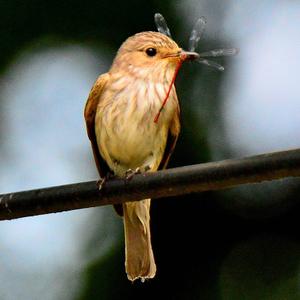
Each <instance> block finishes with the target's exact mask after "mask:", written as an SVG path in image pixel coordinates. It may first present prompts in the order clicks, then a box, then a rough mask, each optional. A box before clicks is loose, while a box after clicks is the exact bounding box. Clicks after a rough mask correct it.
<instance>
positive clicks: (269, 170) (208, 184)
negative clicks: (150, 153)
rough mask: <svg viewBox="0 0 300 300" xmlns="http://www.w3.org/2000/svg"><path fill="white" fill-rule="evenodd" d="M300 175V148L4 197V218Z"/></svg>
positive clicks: (0, 210)
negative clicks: (125, 178) (100, 184)
mask: <svg viewBox="0 0 300 300" xmlns="http://www.w3.org/2000/svg"><path fill="white" fill-rule="evenodd" d="M297 176H300V149H296V150H288V151H282V152H274V153H267V154H262V155H257V156H252V157H247V158H241V159H230V160H223V161H219V162H210V163H204V164H199V165H192V166H185V167H180V168H174V169H168V170H163V171H158V172H154V173H147V174H140V175H135V176H134V177H133V178H132V179H131V180H130V181H125V180H124V179H112V180H109V181H108V182H107V183H106V184H105V186H104V188H103V189H102V190H101V191H99V190H98V188H97V184H96V181H90V182H83V183H77V184H70V185H64V186H56V187H51V188H45V189H37V190H31V191H24V192H18V193H10V194H2V195H0V220H10V219H16V218H21V217H26V216H34V215H41V214H48V213H54V212H61V211H68V210H73V209H80V208H87V207H94V206H101V205H108V204H116V203H123V202H126V201H137V200H141V199H145V198H161V197H169V196H177V195H182V194H189V193H192V192H202V191H210V190H220V189H225V188H230V187H234V186H237V185H241V184H247V183H258V182H262V181H268V180H274V179H279V178H285V177H297Z"/></svg>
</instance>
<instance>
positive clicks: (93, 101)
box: [84, 73, 110, 178]
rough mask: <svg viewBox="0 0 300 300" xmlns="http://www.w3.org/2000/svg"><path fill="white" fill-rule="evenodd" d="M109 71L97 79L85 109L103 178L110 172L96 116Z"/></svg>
mask: <svg viewBox="0 0 300 300" xmlns="http://www.w3.org/2000/svg"><path fill="white" fill-rule="evenodd" d="M109 77H110V75H109V73H105V74H102V75H100V76H99V77H98V79H97V80H96V82H95V84H94V86H93V87H92V89H91V91H90V94H89V97H88V99H87V102H86V105H85V109H84V118H85V122H86V129H87V134H88V137H89V139H90V141H91V144H92V149H93V154H94V158H95V162H96V166H97V169H98V171H99V174H100V176H101V178H104V177H105V176H106V174H107V173H108V172H109V168H108V166H107V164H106V163H105V161H104V160H103V158H102V157H101V155H100V152H99V149H98V145H97V138H96V132H95V116H96V111H97V106H98V103H99V101H100V99H101V94H102V92H103V89H104V88H105V85H106V84H107V81H108V80H109Z"/></svg>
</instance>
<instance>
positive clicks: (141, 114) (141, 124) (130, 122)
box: [95, 80, 178, 175]
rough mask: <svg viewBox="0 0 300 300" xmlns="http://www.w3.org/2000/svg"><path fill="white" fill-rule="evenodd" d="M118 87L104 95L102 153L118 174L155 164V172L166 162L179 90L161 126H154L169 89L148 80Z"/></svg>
mask: <svg viewBox="0 0 300 300" xmlns="http://www.w3.org/2000/svg"><path fill="white" fill-rule="evenodd" d="M120 83H121V82H119V84H120ZM116 84H117V82H116ZM116 84H115V85H112V87H111V89H108V90H107V91H106V92H105V93H103V97H104V99H101V100H100V101H99V103H100V104H99V106H98V109H97V113H96V120H95V129H96V136H97V143H98V147H99V149H100V153H101V155H102V157H103V158H104V159H105V160H106V161H107V162H108V164H109V166H110V168H111V169H113V170H114V169H115V170H114V171H115V173H117V174H118V173H122V172H121V170H117V169H118V168H119V169H122V171H124V170H125V171H126V170H127V169H129V168H131V169H135V168H137V167H141V166H143V165H144V164H152V165H153V166H150V167H151V168H152V167H153V168H154V169H155V168H157V167H158V165H159V163H160V161H161V159H162V155H163V152H164V149H165V145H166V140H167V135H168V130H169V123H170V121H171V120H172V118H173V115H174V113H175V112H176V109H178V107H177V106H178V102H177V97H176V91H175V88H174V87H173V88H172V91H171V93H170V96H169V99H168V102H167V104H166V106H165V108H164V109H163V111H162V112H161V115H160V118H159V120H158V123H154V118H155V116H156V114H157V113H158V111H159V109H160V107H161V104H162V102H163V100H164V98H165V96H166V93H167V90H168V86H167V85H166V84H162V83H154V82H145V81H144V80H143V81H139V80H136V81H133V82H131V83H128V84H127V85H123V88H122V89H118V88H117V85H116ZM118 175H120V174H118Z"/></svg>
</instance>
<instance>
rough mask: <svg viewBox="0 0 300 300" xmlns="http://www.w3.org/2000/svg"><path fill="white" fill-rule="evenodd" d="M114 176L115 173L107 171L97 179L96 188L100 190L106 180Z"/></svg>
mask: <svg viewBox="0 0 300 300" xmlns="http://www.w3.org/2000/svg"><path fill="white" fill-rule="evenodd" d="M114 177H115V175H114V174H113V173H110V172H109V173H107V174H106V175H105V176H104V177H103V178H100V180H98V181H97V186H98V190H99V191H101V190H102V189H103V188H104V186H105V184H106V182H107V181H108V180H109V179H112V178H114Z"/></svg>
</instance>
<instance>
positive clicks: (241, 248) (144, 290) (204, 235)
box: [0, 0, 300, 300]
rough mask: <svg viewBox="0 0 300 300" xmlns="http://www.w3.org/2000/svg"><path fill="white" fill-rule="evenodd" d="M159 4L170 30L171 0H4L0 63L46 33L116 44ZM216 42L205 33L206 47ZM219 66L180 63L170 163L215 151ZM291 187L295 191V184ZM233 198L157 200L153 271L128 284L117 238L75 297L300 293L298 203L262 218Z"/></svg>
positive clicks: (148, 21) (173, 21)
mask: <svg viewBox="0 0 300 300" xmlns="http://www.w3.org/2000/svg"><path fill="white" fill-rule="evenodd" d="M157 11H160V12H161V13H163V15H164V16H165V17H166V19H167V20H168V23H169V26H170V28H171V30H172V33H173V35H174V37H175V36H176V32H178V31H179V28H180V26H181V25H182V24H181V23H180V19H178V18H177V15H176V14H175V10H174V6H172V5H171V1H157V0H156V1H154V0H152V1H144V2H141V1H139V0H133V1H113V2H111V1H99V0H97V1H78V0H75V1H57V0H55V1H41V0H31V1H25V2H24V1H23V2H21V1H14V0H10V1H1V4H0V22H1V26H0V39H1V44H0V53H1V56H0V70H1V71H3V70H4V68H5V67H6V66H7V65H8V64H9V63H10V62H11V60H12V59H13V58H14V56H15V55H16V54H17V53H18V51H19V50H20V49H22V47H24V46H25V45H28V44H31V43H33V42H34V41H41V40H42V39H50V40H53V39H54V40H55V39H57V40H67V41H79V42H84V43H87V44H90V45H101V46H103V47H107V48H108V49H114V50H113V51H114V52H115V51H116V50H117V48H118V47H119V45H120V43H121V42H123V40H124V39H125V38H127V37H128V36H130V35H131V34H134V33H136V32H139V31H143V30H154V29H155V27H154V24H153V14H154V13H155V12H157ZM181 32H187V33H188V32H189V30H181ZM180 40H182V39H180ZM214 43H215V42H214ZM183 46H184V45H183ZM213 46H214V45H213V44H212V43H210V42H209V41H206V44H205V49H210V48H213ZM113 56H114V53H112V54H111V57H113ZM223 76H224V74H221V73H218V72H216V71H213V70H209V69H208V68H205V67H201V68H199V67H198V66H193V65H186V66H184V67H183V70H182V72H181V74H180V76H179V79H178V82H177V86H178V95H179V99H180V100H181V106H182V124H183V126H182V134H181V136H180V139H179V142H178V145H177V148H176V151H175V153H174V155H173V158H172V160H171V162H170V166H179V165H188V164H193V163H199V162H204V161H208V160H210V159H211V152H210V149H209V146H208V145H209V143H208V134H209V133H210V131H209V126H211V125H212V124H213V125H214V126H216V124H217V128H219V129H220V130H222V124H221V118H220V106H219V102H220V99H221V98H220V96H221V95H220V83H221V80H222V78H223ZM183 78H184V80H183ZM198 106H203V116H204V118H203V119H200V118H199V112H198V110H197V109H195V107H198ZM0 113H3V112H1V111H0ZM201 115H202V114H201V112H200V116H201ZM205 116H206V117H205ZM80 117H81V116H80ZM218 124H219V125H218ZM2 125H3V124H2ZM218 145H220V147H222V149H220V151H223V152H224V153H227V152H228V150H227V149H226V145H224V144H223V142H222V140H220V142H219V144H218ZM251 193H255V192H253V191H252V192H251ZM295 193H296V194H293V195H292V196H291V197H292V198H293V197H294V198H295V197H296V196H295V195H299V190H297V191H295ZM234 197H236V198H238V197H239V195H238V194H237V195H235V196H234ZM251 197H252V196H250V197H249V198H251ZM230 201H231V198H230V194H228V193H227V194H224V193H220V192H219V193H211V192H207V193H201V194H192V195H189V196H185V197H177V198H170V199H165V200H160V201H155V200H154V201H153V206H152V229H153V232H152V238H153V247H154V253H155V256H156V261H157V266H158V272H157V277H156V278H155V279H153V280H151V281H148V282H146V283H144V284H141V283H140V282H137V283H134V284H131V283H130V282H129V281H128V280H127V278H126V275H125V272H124V253H123V247H124V246H123V241H120V243H119V244H118V247H116V248H115V249H112V250H111V251H110V252H109V254H107V256H105V257H103V258H101V259H100V260H95V261H93V262H92V263H91V264H90V265H89V267H88V268H87V269H86V270H85V271H84V276H83V281H84V283H83V288H82V291H81V292H80V293H79V295H78V298H77V299H79V300H85V299H86V300H87V299H155V298H158V297H161V296H162V295H165V296H164V298H165V299H228V300H235V299H237V300H240V299H296V298H297V299H299V297H300V295H299V283H298V286H297V276H299V263H300V258H299V253H300V252H299V235H298V232H297V230H296V228H299V221H298V219H299V218H298V216H297V215H296V213H295V211H299V207H298V210H294V211H291V210H285V214H284V215H281V214H280V213H278V214H277V215H276V216H275V217H273V218H269V219H268V220H267V221H266V220H264V219H263V218H260V219H254V220H249V219H244V218H243V217H241V216H240V215H239V214H236V213H235V210H234V209H232V207H231V208H228V207H226V205H223V204H224V203H227V202H230ZM222 203H223V204H222ZM298 206H299V205H298ZM295 208H296V207H295ZM246 215H247V213H246ZM116 218H117V216H116ZM262 233H263V234H264V237H262V238H261V235H262ZM95 234H97V233H95ZM111 234H112V235H113V234H114V232H111ZM256 236H259V238H255V237H256ZM274 236H276V238H275V240H274V239H273V237H274ZM91 240H94V239H93V238H91ZM248 240H249V241H248ZM88 246H89V247H93V243H89V244H88ZM87 252H88V250H87ZM298 282H299V279H298Z"/></svg>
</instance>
